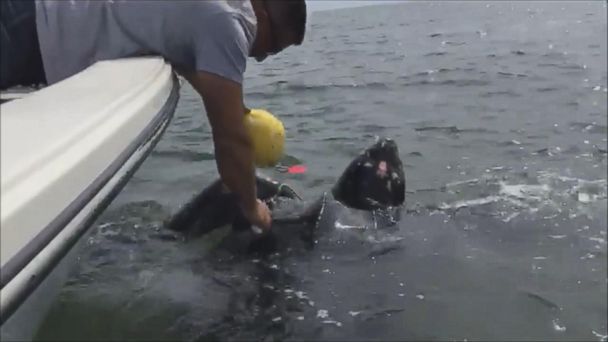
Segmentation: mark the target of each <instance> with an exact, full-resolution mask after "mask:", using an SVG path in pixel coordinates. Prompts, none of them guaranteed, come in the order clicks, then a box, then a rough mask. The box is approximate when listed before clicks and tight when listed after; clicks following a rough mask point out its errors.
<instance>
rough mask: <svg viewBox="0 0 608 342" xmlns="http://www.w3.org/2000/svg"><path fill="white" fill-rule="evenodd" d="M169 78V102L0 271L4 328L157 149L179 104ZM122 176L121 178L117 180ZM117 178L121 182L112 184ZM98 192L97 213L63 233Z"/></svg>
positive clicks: (0, 314)
mask: <svg viewBox="0 0 608 342" xmlns="http://www.w3.org/2000/svg"><path fill="white" fill-rule="evenodd" d="M171 77H172V86H171V90H170V93H169V96H168V98H167V99H166V100H165V103H164V105H163V106H162V108H161V110H160V111H159V112H158V113H157V114H156V115H155V116H154V118H153V119H152V120H151V121H150V122H149V123H148V124H147V125H146V127H145V128H144V129H143V130H142V131H141V132H139V134H138V135H137V136H136V137H135V138H134V139H133V140H132V141H131V142H130V143H129V144H128V146H127V147H126V148H125V149H124V150H123V151H122V152H121V153H120V154H119V155H118V156H117V157H116V158H115V159H114V160H113V161H112V162H111V163H110V164H109V165H108V166H107V168H105V169H104V170H103V171H102V172H101V173H100V174H99V175H98V176H97V177H96V178H95V179H94V181H92V182H91V183H90V184H89V185H88V186H87V187H86V188H85V189H84V190H83V191H82V192H81V193H80V194H79V195H78V196H76V198H75V199H74V200H72V201H71V203H70V204H69V205H68V206H66V207H65V208H64V209H63V210H62V211H61V212H60V213H59V214H58V215H57V216H56V217H55V218H54V219H53V220H51V221H50V223H48V224H47V225H46V226H45V227H44V228H43V229H41V230H40V231H39V232H38V233H37V234H36V235H35V237H33V238H32V239H31V240H30V241H28V242H27V243H26V244H25V245H24V246H23V247H22V248H21V249H19V250H18V251H17V252H16V253H15V254H13V255H12V256H11V257H10V258H9V260H8V261H6V263H4V264H3V265H2V267H1V269H0V284H1V288H2V296H1V299H2V301H1V302H0V324H2V325H3V324H4V323H5V322H6V321H7V320H8V319H9V318H10V317H11V316H12V315H13V314H14V313H15V311H16V310H17V309H18V308H19V307H20V305H21V304H22V303H23V302H24V301H25V300H27V298H28V296H30V294H31V293H33V292H34V291H35V290H36V289H37V287H38V286H39V285H40V284H41V283H42V282H43V281H44V280H45V278H46V277H47V276H48V275H49V274H50V273H51V272H52V271H53V269H54V268H55V266H56V265H57V264H59V263H60V262H61V261H62V259H63V258H64V256H65V255H66V254H68V252H69V251H70V250H71V249H72V247H73V246H74V245H75V244H76V243H77V242H78V241H79V239H80V238H81V237H82V236H83V235H84V234H85V233H86V232H87V230H88V228H90V226H91V224H92V223H93V222H94V220H95V219H97V217H98V216H99V215H100V214H101V212H103V210H104V209H105V208H106V207H107V206H108V205H109V204H110V203H111V201H112V200H113V198H114V197H115V196H116V195H117V194H118V193H119V192H120V190H121V189H122V188H123V187H124V185H125V184H126V182H127V181H128V180H129V179H130V177H131V175H132V174H133V173H135V171H136V170H137V169H138V167H139V165H141V163H142V162H143V161H144V160H145V159H146V156H147V155H148V154H149V153H150V151H151V150H152V148H153V147H154V146H155V145H156V143H157V142H158V140H159V139H160V137H161V136H162V134H163V132H164V130H165V129H166V127H167V126H168V124H169V122H170V120H171V118H172V116H173V113H174V110H175V107H176V105H177V101H178V99H179V82H178V81H177V78H176V77H175V75H172V76H171ZM125 165H128V166H129V169H127V170H125V169H124V167H125ZM121 172H122V173H124V174H122V175H121ZM117 176H120V178H119V179H115V178H116V177H117ZM108 187H110V188H109V189H108ZM102 192H103V196H104V197H103V198H102V199H101V200H100V201H99V202H98V203H97V205H96V207H95V208H94V209H92V210H91V211H88V213H87V214H86V217H84V218H83V219H82V220H79V224H78V225H77V226H75V227H72V228H70V229H71V231H70V232H69V234H67V233H66V232H64V228H65V227H66V226H68V225H69V224H70V223H71V222H72V221H73V220H74V219H75V218H76V217H77V216H78V215H79V214H81V215H82V213H81V211H82V209H83V208H84V207H86V206H87V204H89V203H90V202H91V200H92V199H94V198H96V196H97V197H99V196H98V195H100V193H102ZM62 233H64V234H62ZM51 245H52V247H53V248H47V247H49V246H51ZM41 252H42V254H45V257H44V259H43V260H40V261H39V262H36V263H35V265H32V264H33V263H32V260H34V259H38V258H36V257H37V256H39V254H41ZM24 270H27V272H25V271H24ZM24 273H27V274H24Z"/></svg>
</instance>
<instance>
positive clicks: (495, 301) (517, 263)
mask: <svg viewBox="0 0 608 342" xmlns="http://www.w3.org/2000/svg"><path fill="white" fill-rule="evenodd" d="M606 32H607V18H606V2H603V1H593V2H562V1H557V2H548V1H539V2H528V1H514V2H506V1H505V2H481V1H473V2H448V1H440V2H427V1H424V2H415V3H398V2H396V3H393V4H390V5H383V6H373V7H362V8H352V9H341V10H335V11H327V12H315V13H313V14H312V16H311V19H310V25H309V31H308V33H307V38H306V41H305V43H304V45H302V46H300V47H295V48H290V49H288V50H287V51H285V52H284V53H282V54H280V55H278V56H276V57H273V58H271V59H269V60H267V61H266V62H264V63H262V64H256V63H252V64H250V66H249V67H248V71H247V74H246V86H245V88H246V104H247V105H248V106H250V107H253V108H256V107H257V108H266V109H268V110H270V111H272V112H273V113H274V114H276V115H277V116H278V117H279V118H280V119H281V120H282V121H283V123H284V125H285V127H286V131H287V141H286V153H287V154H288V155H287V156H286V158H285V162H299V163H303V164H306V165H307V166H308V172H307V173H305V174H301V175H288V174H285V173H281V172H279V171H277V170H274V169H265V170H262V172H263V173H264V174H266V175H268V176H271V177H274V178H276V179H278V180H281V181H285V182H287V183H289V184H291V185H292V186H293V187H294V188H295V189H297V190H298V191H299V192H300V193H301V194H302V195H303V196H304V197H305V198H307V199H314V198H315V197H316V196H319V195H320V194H321V193H322V192H323V191H325V190H327V189H328V188H329V187H330V186H331V185H332V184H333V183H334V182H335V181H336V179H337V177H339V175H340V174H341V172H342V170H343V169H344V167H345V166H346V165H347V164H348V162H349V161H350V160H351V159H352V158H353V157H354V156H355V155H356V154H357V153H358V152H359V151H360V150H362V149H363V148H365V147H366V146H368V145H369V144H370V143H372V142H373V141H374V138H375V137H376V136H386V137H391V138H393V139H395V140H396V141H397V143H398V145H399V149H400V154H401V157H402V159H403V161H404V163H405V172H406V178H407V197H406V201H407V203H406V209H407V210H406V212H405V213H404V215H403V217H402V219H401V221H400V223H399V225H398V227H396V228H395V229H392V230H391V231H389V232H385V234H382V235H380V237H381V238H374V235H369V234H359V235H358V236H359V240H357V238H355V241H356V243H352V241H351V243H348V244H342V245H339V244H335V243H332V242H331V241H326V240H323V236H321V237H319V243H318V244H317V246H316V247H315V248H314V249H313V250H310V251H300V252H297V253H292V254H289V255H275V256H273V257H271V258H270V259H268V260H266V259H264V260H260V259H253V258H248V257H244V256H231V255H226V254H217V253H213V250H214V249H213V247H214V246H215V245H216V244H217V241H218V239H220V238H221V233H222V232H221V231H220V232H219V233H217V234H214V235H212V236H210V237H208V238H204V239H199V240H196V241H190V242H187V243H186V242H183V241H180V240H174V239H169V238H167V235H166V232H165V230H164V229H163V225H162V224H163V220H165V219H166V218H167V217H169V215H170V214H171V213H172V212H174V211H175V210H177V208H179V206H180V205H182V204H183V203H185V202H186V201H188V199H189V198H190V197H191V196H193V195H194V194H195V193H196V192H197V191H199V190H200V189H202V188H204V187H205V186H206V185H207V184H209V183H210V182H212V181H213V180H214V179H216V178H217V171H216V168H215V162H214V160H213V158H214V156H213V146H212V140H211V134H210V129H209V125H208V123H207V120H206V117H205V115H204V113H203V112H202V106H201V103H200V99H199V98H198V97H197V96H196V95H195V94H194V92H193V91H192V89H191V88H190V87H189V86H188V85H184V87H183V91H182V96H181V99H180V103H179V107H178V110H177V112H176V114H175V117H174V119H173V122H172V124H171V126H170V127H169V128H168V130H167V132H166V133H165V135H164V137H163V139H162V140H161V141H160V142H159V144H158V145H157V147H156V149H155V150H154V152H153V153H152V154H151V155H150V157H149V158H148V159H147V161H146V162H145V163H144V164H143V165H142V167H141V168H140V170H139V171H138V172H137V173H136V174H135V175H134V177H133V179H132V180H131V181H130V182H129V184H128V185H127V186H126V187H125V189H124V190H123V191H122V193H121V194H120V195H119V196H118V197H117V198H116V200H115V201H114V202H113V204H112V205H111V206H110V207H109V208H108V210H107V211H106V212H105V213H104V214H103V216H102V217H101V218H100V219H99V220H98V221H97V223H96V225H95V227H94V228H93V231H92V233H91V236H90V237H89V238H88V241H87V246H86V248H85V249H84V250H83V251H82V253H81V255H80V257H79V260H78V264H77V266H76V268H75V269H74V272H73V273H72V275H71V278H70V279H69V281H68V282H67V284H66V285H65V287H64V288H63V290H62V292H61V294H60V296H59V298H58V300H57V302H56V303H55V304H54V306H53V308H52V310H51V312H50V314H49V316H48V318H47V320H46V322H45V324H44V325H43V327H42V328H41V330H40V331H39V333H38V335H37V338H36V339H37V340H93V339H95V340H136V339H145V340H167V339H173V340H200V341H207V340H264V341H274V340H465V339H466V340H515V339H519V340H568V341H571V340H585V341H606V340H607V338H608V337H607V336H606V335H608V333H607V326H606V322H607V320H608V317H607V313H606V312H607V304H606V303H607V290H606V287H607V282H608V277H607V259H606V258H607V254H606V249H607V246H606V239H607V237H606V228H607V214H606V210H607V191H606V187H607V184H606V172H607V158H606V153H607V152H606V150H607V147H606V145H607V135H608V131H607V115H608V114H607V104H606V102H607V83H608V81H607V76H606V73H607V67H606V60H607V57H608V56H607V43H606V41H607V33H606ZM335 229H340V227H336V228H335ZM357 234H358V233H356V232H355V233H353V234H352V235H354V236H357Z"/></svg>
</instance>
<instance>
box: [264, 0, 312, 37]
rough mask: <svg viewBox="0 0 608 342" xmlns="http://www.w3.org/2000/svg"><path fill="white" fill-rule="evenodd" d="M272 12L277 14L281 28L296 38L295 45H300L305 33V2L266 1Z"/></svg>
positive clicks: (303, 0) (299, 0) (298, 0)
mask: <svg viewBox="0 0 608 342" xmlns="http://www.w3.org/2000/svg"><path fill="white" fill-rule="evenodd" d="M266 1H267V2H268V5H270V6H269V7H270V8H272V9H273V12H275V13H277V14H278V18H277V19H278V20H279V21H280V22H281V26H282V27H284V28H285V29H287V30H289V31H291V32H292V33H293V34H294V35H295V37H296V42H295V44H296V45H301V44H302V42H303V41H304V34H305V33H306V2H305V0H266Z"/></svg>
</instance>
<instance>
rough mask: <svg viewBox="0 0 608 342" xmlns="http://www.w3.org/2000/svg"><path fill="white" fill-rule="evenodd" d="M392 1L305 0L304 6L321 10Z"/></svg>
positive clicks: (312, 10) (310, 9) (311, 9)
mask: <svg viewBox="0 0 608 342" xmlns="http://www.w3.org/2000/svg"><path fill="white" fill-rule="evenodd" d="M386 2H393V1H380V0H307V1H306V6H307V7H308V10H309V11H310V12H314V11H322V10H328V9H335V8H344V7H355V6H368V5H374V4H380V3H386Z"/></svg>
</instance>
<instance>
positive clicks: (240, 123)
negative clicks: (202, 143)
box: [184, 71, 271, 229]
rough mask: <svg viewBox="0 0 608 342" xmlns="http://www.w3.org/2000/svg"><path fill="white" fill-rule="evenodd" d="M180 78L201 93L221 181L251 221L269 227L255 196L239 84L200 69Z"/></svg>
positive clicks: (265, 212) (267, 216)
mask: <svg viewBox="0 0 608 342" xmlns="http://www.w3.org/2000/svg"><path fill="white" fill-rule="evenodd" d="M184 77H185V78H186V79H187V80H188V82H190V84H191V85H192V87H194V89H196V91H197V92H198V93H199V94H200V95H201V97H202V99H203V103H204V104H205V109H206V111H207V117H208V118H209V123H210V124H211V130H212V133H213V142H214V146H215V157H216V158H215V159H216V162H217V168H218V172H219V174H220V177H221V178H222V181H223V182H224V184H225V185H226V186H227V187H228V189H230V191H232V192H233V193H234V194H235V195H236V196H237V198H238V201H239V205H240V207H241V209H242V210H243V213H244V214H245V217H246V218H247V219H248V220H249V221H250V222H251V224H253V225H257V226H259V227H260V228H262V229H269V228H270V225H271V218H270V211H269V210H268V207H267V206H266V205H265V204H264V203H261V204H260V202H258V200H257V197H256V188H255V167H254V164H253V145H252V143H251V138H250V136H249V133H248V132H247V129H246V128H245V123H244V115H245V106H244V105H243V90H242V86H241V85H240V84H239V83H237V82H234V81H231V80H228V79H226V78H223V77H221V76H218V75H214V74H211V73H207V72H202V71H198V72H193V73H188V74H184Z"/></svg>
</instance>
